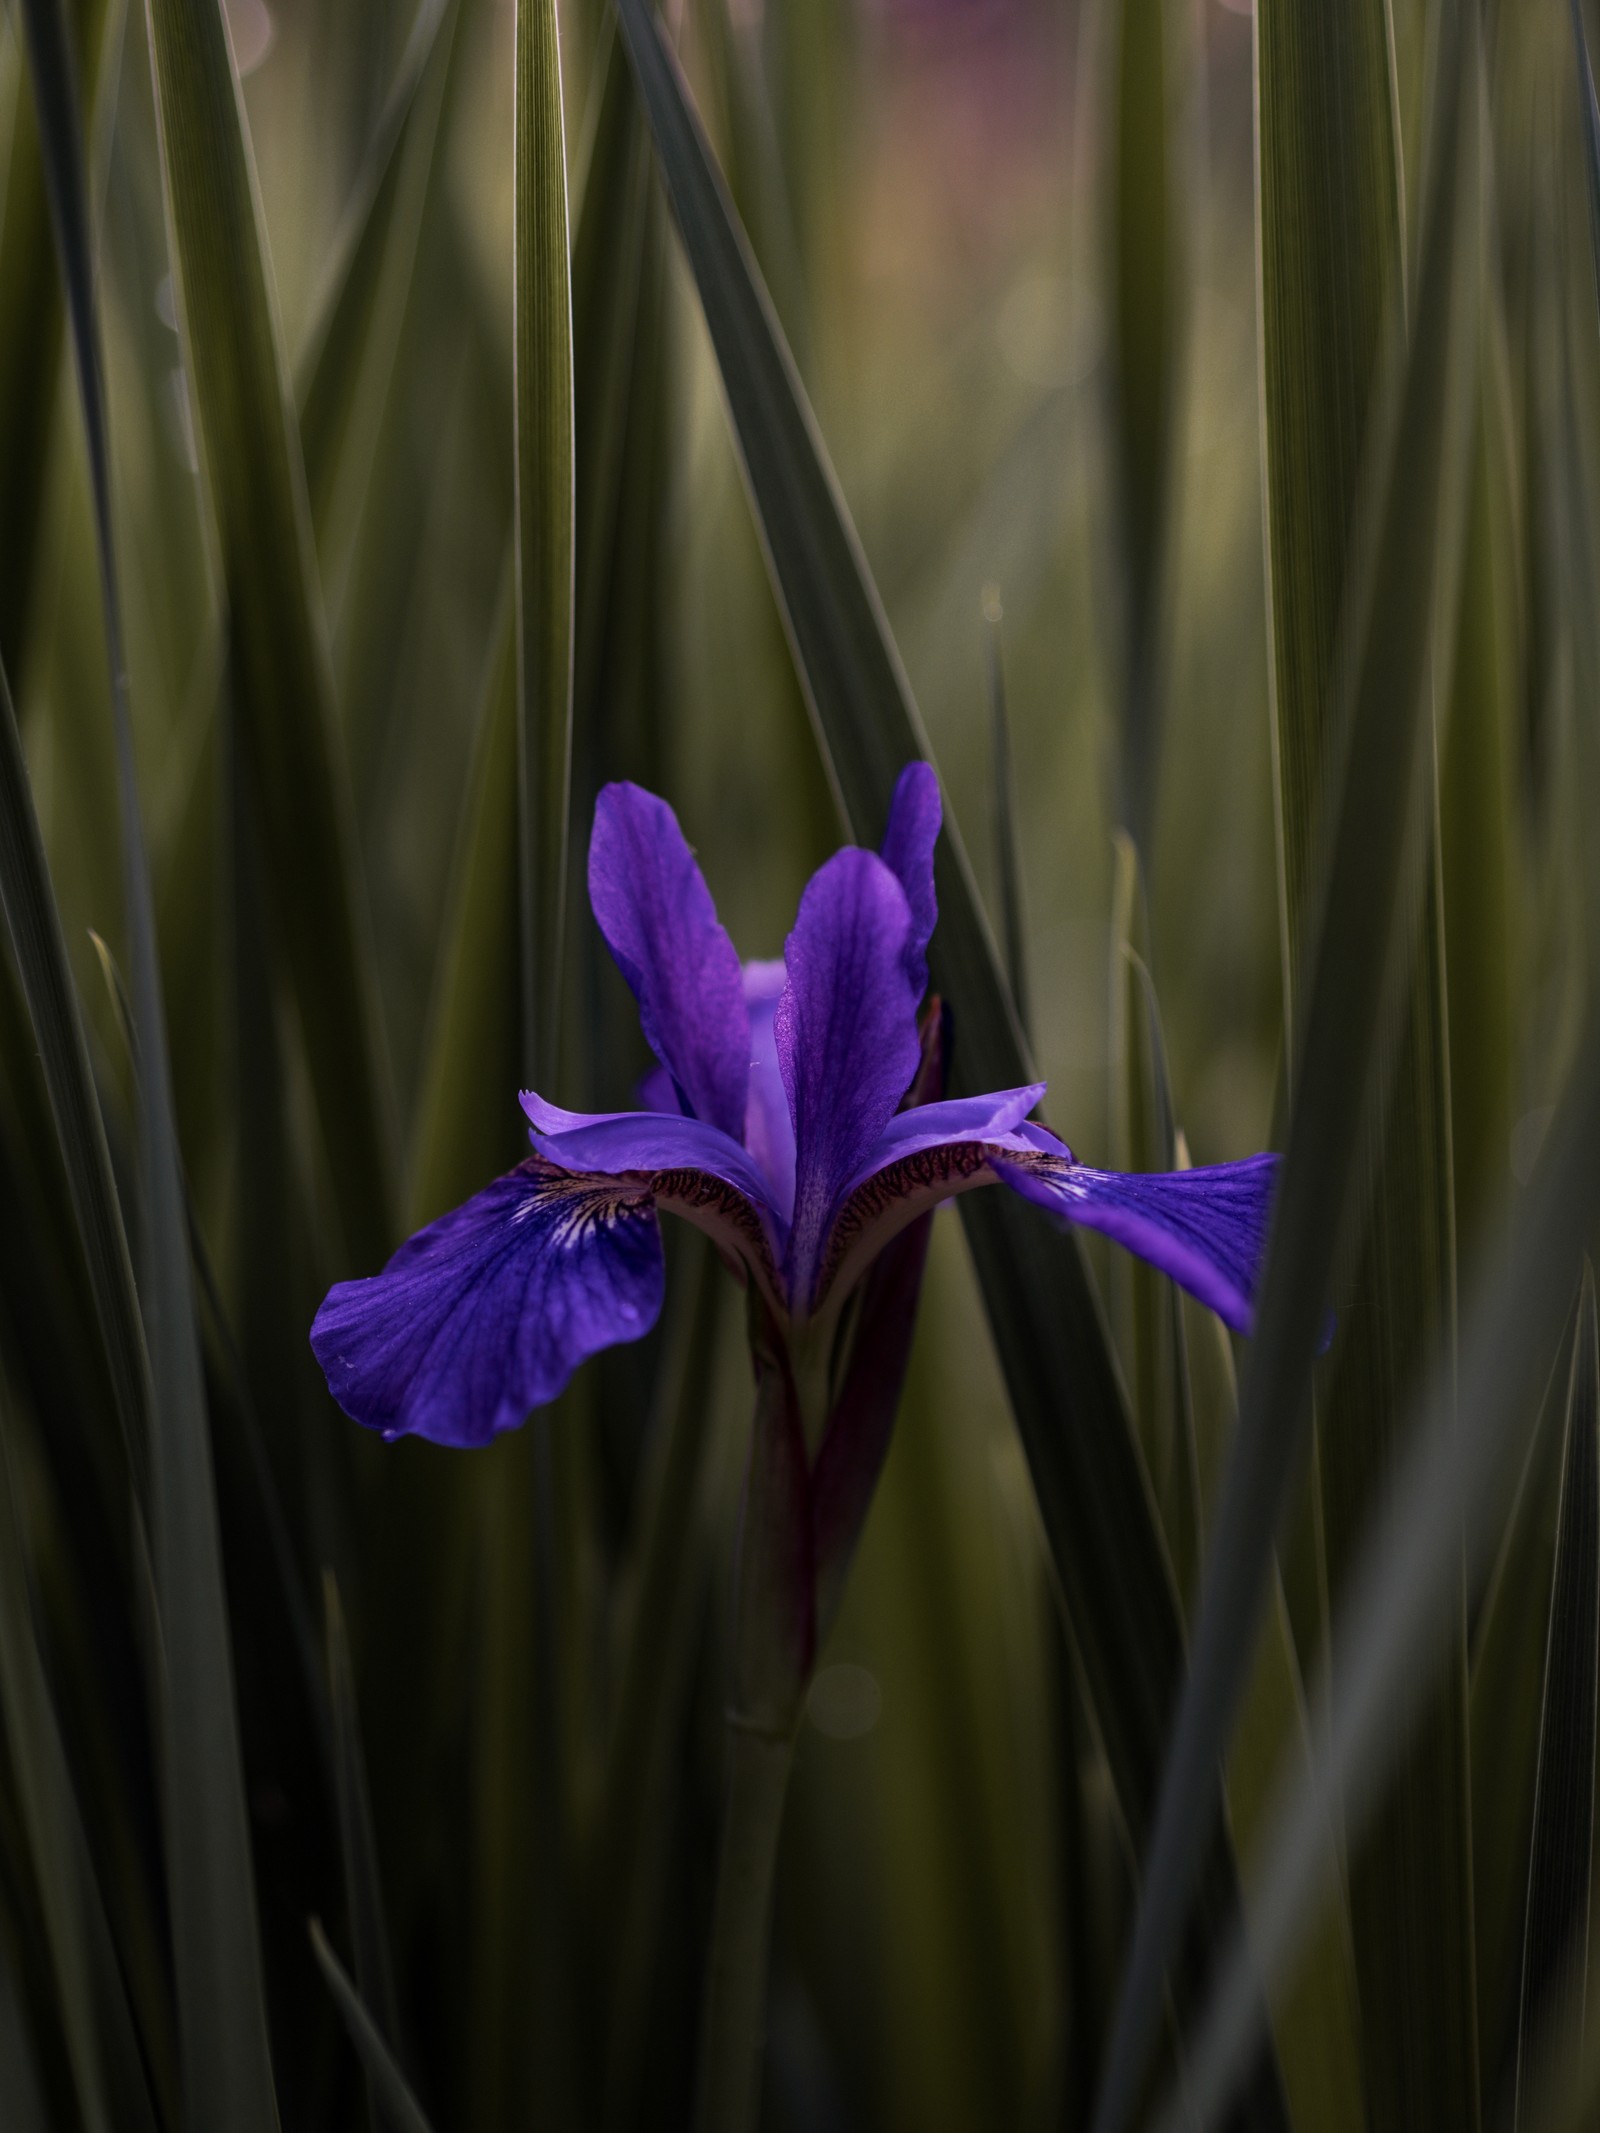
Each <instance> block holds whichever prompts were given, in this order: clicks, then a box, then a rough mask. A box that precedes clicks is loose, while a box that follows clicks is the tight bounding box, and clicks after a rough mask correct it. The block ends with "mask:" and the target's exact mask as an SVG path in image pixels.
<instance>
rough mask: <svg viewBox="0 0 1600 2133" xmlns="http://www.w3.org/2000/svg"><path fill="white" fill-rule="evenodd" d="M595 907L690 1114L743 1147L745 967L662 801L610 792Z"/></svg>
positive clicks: (592, 876) (603, 799) (597, 839)
mask: <svg viewBox="0 0 1600 2133" xmlns="http://www.w3.org/2000/svg"><path fill="white" fill-rule="evenodd" d="M589 901H590V903H591V904H592V905H593V907H594V915H595V918H596V920H597V921H598V922H599V926H600V931H601V932H602V933H603V934H604V935H605V937H606V945H607V947H608V948H609V949H610V950H611V953H612V955H613V956H614V957H615V959H616V963H617V967H618V969H619V970H620V971H621V972H622V975H623V976H624V977H625V978H626V979H627V981H628V983H629V985H630V986H631V987H632V988H633V995H634V998H635V999H636V1000H637V1001H638V1003H639V1021H640V1024H641V1025H642V1027H643V1029H644V1034H645V1038H646V1041H647V1042H648V1043H649V1045H650V1048H651V1050H652V1051H653V1052H654V1053H655V1055H656V1057H657V1058H658V1059H659V1060H660V1061H661V1064H662V1065H663V1066H664V1067H665V1068H666V1070H667V1072H668V1073H669V1074H670V1075H671V1076H672V1079H673V1082H674V1084H675V1085H676V1087H677V1090H678V1094H679V1097H680V1099H681V1101H682V1104H683V1108H684V1110H685V1111H687V1112H689V1113H690V1114H691V1116H693V1117H695V1118H699V1119H703V1120H704V1121H705V1122H706V1124H707V1125H710V1126H716V1127H718V1128H719V1129H720V1130H721V1131H722V1132H723V1133H726V1134H728V1135H729V1136H730V1137H731V1138H732V1139H734V1140H738V1139H740V1138H741V1136H742V1135H743V1133H744V1103H745V1084H746V1080H747V1078H748V1075H749V1071H750V1018H749V1015H748V1013H747V1012H746V1009H745V1004H744V980H743V977H742V975H741V973H740V969H739V957H738V954H737V952H736V950H735V948H734V945H733V943H732V941H730V940H729V938H728V936H727V934H726V933H725V932H724V930H723V927H722V924H721V921H720V920H719V919H718V917H717V908H716V905H715V904H714V903H713V902H712V901H711V891H710V890H709V889H708V888H707V887H706V884H705V878H704V876H703V875H702V874H701V872H700V869H699V867H698V866H697V865H696V863H695V856H694V854H693V852H691V851H690V849H689V847H688V844H687V843H686V842H685V840H684V835H683V832H682V830H681V829H679V827H678V818H677V816H676V815H675V814H674V813H673V812H672V809H671V808H670V807H668V805H667V803H666V801H665V800H658V799H657V798H656V796H655V794H654V793H649V792H645V791H643V790H642V789H641V788H640V787H639V786H637V785H608V786H606V787H605V789H604V791H603V792H602V793H601V795H600V797H599V800H598V801H597V802H596V803H595V811H594V835H593V837H592V838H591V839H590V843H589Z"/></svg>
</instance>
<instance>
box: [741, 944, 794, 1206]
mask: <svg viewBox="0 0 1600 2133" xmlns="http://www.w3.org/2000/svg"><path fill="white" fill-rule="evenodd" d="M785 982H786V973H785V971H784V967H783V965H782V963H776V962H774V963H746V964H745V966H744V997H745V1005H746V1007H747V1008H748V1009H749V1013H750V1093H749V1096H748V1097H747V1099H746V1101H745V1113H744V1144H745V1146H746V1147H747V1148H748V1149H749V1151H750V1153H751V1154H752V1155H753V1156H754V1157H755V1159H756V1161H757V1162H758V1163H759V1164H760V1165H761V1168H762V1170H763V1172H764V1173H765V1175H766V1177H767V1180H768V1182H769V1184H770V1185H771V1187H772V1193H773V1198H774V1199H775V1200H776V1202H777V1204H778V1207H779V1208H780V1210H781V1211H782V1214H783V1219H784V1221H785V1222H787V1221H788V1220H789V1218H790V1217H791V1216H792V1215H793V1213H794V1120H793V1119H792V1118H791V1117H790V1115H789V1093H788V1091H787V1090H786V1089H785V1088H784V1085H783V1070H782V1068H781V1067H780V1066H779V1064H778V1033H777V1027H776V1024H777V1016H778V1002H779V1000H780V999H781V998H782V997H783V988H784V984H785Z"/></svg>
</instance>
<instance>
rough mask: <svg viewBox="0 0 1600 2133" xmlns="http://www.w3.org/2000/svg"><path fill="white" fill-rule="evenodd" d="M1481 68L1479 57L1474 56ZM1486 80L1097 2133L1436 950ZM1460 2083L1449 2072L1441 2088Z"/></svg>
mask: <svg viewBox="0 0 1600 2133" xmlns="http://www.w3.org/2000/svg"><path fill="white" fill-rule="evenodd" d="M1261 27H1262V28H1263V29H1264V27H1265V25H1264V24H1262V25H1261ZM1470 52H1471V48H1470V46H1469V50H1468V54H1467V56H1468V57H1470ZM1467 73H1468V70H1467V66H1466V62H1465V58H1464V57H1463V55H1462V54H1461V52H1460V51H1459V48H1455V47H1454V46H1453V41H1447V43H1446V45H1445V47H1444V48H1443V50H1442V51H1441V55H1440V66H1439V73H1438V81H1439V84H1440V89H1439V94H1438V97H1437V101H1436V142H1435V163H1434V166H1433V169H1432V172H1431V175H1430V182H1429V193H1428V200H1427V207H1426V219H1425V225H1424V237H1423V252H1422V260H1421V270H1420V282H1419V291H1418V300H1417V307H1416V328H1415V332H1414V335H1413V338H1412V342H1411V346H1410V349H1409V351H1408V352H1407V353H1406V355H1405V358H1404V361H1403V363H1402V364H1401V365H1400V369H1399V376H1398V380H1397V385H1396V389H1395V391H1394V392H1393V393H1392V394H1390V395H1388V396H1387V403H1386V405H1385V406H1384V410H1383V418H1382V419H1383V421H1384V428H1383V429H1382V430H1381V431H1380V432H1379V435H1378V441H1379V443H1380V445H1381V447H1382V449H1381V450H1380V451H1377V452H1375V453H1374V455H1373V466H1374V469H1375V477H1374V486H1373V488H1372V490H1371V491H1370V492H1369V502H1368V505H1367V509H1368V511H1369V512H1370V514H1371V515H1370V517H1369V519H1368V520H1367V525H1368V528H1369V531H1368V532H1367V534H1366V535H1365V536H1364V537H1363V539H1362V546H1361V549H1360V551H1359V552H1360V554H1361V555H1362V558H1363V563H1362V574H1361V577H1360V580H1359V582H1358V583H1357V585H1356V587H1355V588H1354V595H1355V596H1354V598H1353V600H1352V605H1351V611H1350V614H1349V617H1348V618H1347V621H1346V624H1345V625H1344V628H1345V631H1346V632H1347V634H1346V636H1345V640H1344V651H1343V654H1342V657H1341V670H1342V677H1343V680H1342V687H1343V692H1344V698H1343V701H1344V706H1345V719H1346V724H1345V739H1344V743H1343V749H1342V754H1343V775H1342V778H1341V779H1340V781H1339V785H1338V789H1337V791H1336V792H1335V793H1330V795H1329V806H1328V815H1329V826H1328V831H1327V832H1326V833H1325V840H1324V849H1325V851H1326V853H1327V859H1326V865H1325V872H1324V875H1323V887H1322V895H1321V913H1322V918H1321V925H1320V928H1319V934H1318V939H1317V948H1316V953H1315V957H1314V959H1313V961H1312V962H1311V964H1310V965H1309V972H1310V989H1309V994H1308V998H1307V1003H1306V1007H1305V1010H1304V1013H1303V1016H1302V1021H1301V1035H1302V1041H1301V1043H1300V1045H1299V1046H1298V1048H1297V1054H1296V1057H1297V1061H1298V1065H1297V1070H1296V1089H1295V1097H1294V1105H1293V1109H1292V1112H1291V1117H1290V1127H1289V1139H1288V1149H1287V1153H1286V1156H1285V1160H1284V1167H1283V1172H1282V1176H1281V1180H1280V1183H1279V1187H1278V1199H1277V1206H1276V1209H1275V1212H1274V1219H1273V1234H1272V1242H1271V1246H1270V1249H1269V1253H1268V1258H1267V1264H1266V1269H1265V1272H1264V1275H1263V1280H1262V1286H1261V1291H1260V1296H1259V1301H1258V1308H1257V1326H1256V1336H1255V1339H1254V1340H1253V1342H1252V1343H1251V1346H1250V1350H1249V1354H1248V1359H1247V1362H1246V1367H1245V1376H1244V1382H1243V1387H1242V1392H1241V1402H1240V1420H1239V1430H1238V1435H1237V1438H1236V1442H1235V1447H1234V1452H1233V1456H1232V1459H1231V1461H1230V1465H1229V1470H1228V1474H1227V1477H1226V1480H1225V1483H1224V1487H1223V1493H1222V1499H1221V1503H1220V1506H1219V1509H1218V1513H1217V1518H1216V1524H1215V1528H1214V1535H1213V1541H1212V1545H1211V1548H1210V1550H1209V1552H1208V1574H1207V1580H1206V1587H1205V1591H1204V1593H1203V1595H1202V1600H1201V1609H1200V1619H1199V1626H1198V1628H1197V1630H1196V1634H1195V1646H1194V1660H1193V1665H1192V1668H1191V1672H1190V1676H1189V1682H1188V1685H1187V1688H1186V1691H1185V1695H1184V1699H1183V1703H1182V1706H1181V1708H1180V1711H1179V1714H1178V1718H1177V1721H1176V1725H1175V1728H1174V1733H1173V1741H1172V1748H1171V1752H1170V1754H1169V1756H1168V1759H1167V1764H1166V1768H1165V1772H1164V1774H1163V1779H1162V1799H1161V1807H1160V1811H1159V1816H1158V1825H1157V1831H1156V1835H1155V1837H1154V1838H1153V1839H1152V1843H1151V1847H1150V1858H1149V1865H1148V1870H1147V1878H1146V1884H1145V1900H1144V1903H1143V1905H1142V1907H1141V1911H1140V1916H1139V1920H1138V1924H1137V1926H1136V1928H1135V1935H1134V1944H1133V1951H1132V1954H1131V1956H1130V1958H1129V1964H1128V1970H1127V1974H1126V1977H1125V1980H1124V1986H1123V1997H1122V2004H1121V2008H1120V2011H1119V2014H1118V2019H1117V2025H1116V2029H1115V2032H1114V2035H1113V2042H1112V2047H1111V2051H1110V2053H1109V2055H1108V2062H1107V2074H1106V2082H1105V2086H1104V2088H1103V2090H1102V2092H1101V2097H1100V2101H1099V2105H1098V2107H1097V2111H1096V2117H1095V2127H1096V2133H1117V2129H1120V2128H1121V2127H1122V2126H1123V2125H1124V2124H1125V2123H1126V2122H1127V2115H1128V2113H1129V2111H1130V2110H1131V2108H1132V2106H1133V2102H1134V2099H1135V2095H1136V2092H1137V2086H1138V2082H1139V2078H1140V2075H1141V2072H1142V2067H1143V2062H1144V2056H1145V2052H1146V2048H1147V2046H1148V2043H1149V2040H1150V2039H1151V2037H1152V2035H1153V2033H1154V2030H1155V2027H1156V2023H1157V2020H1158V2018H1159V2013H1160V2006H1161V1994H1162V1986H1163V1979H1164V1976H1165V1974H1166V1971H1167V1967H1168V1962H1169V1960H1170V1955H1171V1951H1172V1948H1173V1947H1174V1945H1175V1943H1176V1940H1177V1936H1178V1933H1179V1931H1180V1929H1181V1926H1182V1922H1183V1918H1184V1915H1185V1911H1186V1907H1187V1904H1188V1901H1189V1892H1190V1889H1191V1887H1192V1885H1193V1880H1194V1872H1195V1864H1196V1860H1197V1857H1198V1854H1199V1846H1200V1842H1201V1833H1202V1831H1203V1828H1204V1826H1205V1820H1204V1818H1205V1816H1206V1814H1207V1812H1208V1810H1209V1804H1210V1793H1211V1788H1212V1786H1213V1785H1214V1782H1215V1779H1214V1776H1213V1773H1214V1772H1215V1770H1216V1768H1217V1764H1218V1760H1219V1758H1220V1756H1221V1754H1222V1751H1223V1749H1224V1747H1225V1744H1226V1741H1227V1737H1228V1732H1229V1728H1230V1725H1231V1722H1232V1717H1233V1713H1234V1710H1235V1708H1236V1705H1237V1701H1238V1697H1239V1694H1240V1692H1241V1690H1242V1687H1243V1675H1244V1669H1245V1667H1246V1666H1247V1664H1248V1660H1249V1654H1250V1651H1251V1648H1252V1643H1253V1637H1252V1630H1253V1626H1254V1624H1255V1622H1256V1620H1257V1617H1258V1613H1259V1609H1260V1607H1261V1604H1262V1602H1263V1599H1264V1597H1265V1594H1266V1591H1267V1587H1268V1580H1269V1576H1270V1571H1271V1564H1272V1554H1273V1546H1274V1542H1275V1539H1276V1536H1277V1533H1278V1529H1279V1526H1280V1524H1281V1521H1282V1518H1283V1515H1284V1511H1285V1508H1286V1501H1287V1497H1288V1492H1289V1488H1290V1484H1291V1482H1292V1480H1293V1477H1294V1475H1295V1472H1296V1469H1297V1466H1298V1464H1299V1457H1300V1454H1301V1453H1302V1452H1303V1450H1304V1446H1305V1441H1306V1434H1307V1425H1308V1422H1309V1412H1308V1401H1309V1394H1310V1389H1311V1373H1312V1366H1313V1361H1314V1357H1315V1353H1316V1349H1317V1345H1318V1341H1319V1337H1320V1335H1321V1334H1322V1332H1323V1329H1324V1326H1325V1320H1326V1312H1327V1308H1328V1300H1329V1292H1330V1286H1331V1280H1332V1276H1333V1271H1334V1259H1335V1252H1336V1248H1337V1246H1338V1244H1339V1242H1340V1240H1341V1239H1342V1237H1343V1236H1344V1235H1345V1234H1346V1232H1347V1225H1348V1223H1349V1222H1350V1220H1351V1219H1352V1217H1353V1215H1354V1214H1355V1212H1356V1211H1357V1206H1358V1202H1357V1200H1356V1195H1355V1191H1354V1185H1355V1180H1356V1164H1355V1157H1356V1154H1357V1151H1358V1150H1359V1149H1360V1147H1361V1145H1362V1134H1363V1130H1364V1128H1365V1126H1366V1124H1367V1122H1368V1121H1369V1120H1371V1119H1372V1118H1373V1117H1374V1116H1375V1115H1376V1116H1381V1105H1382V1101H1383V1098H1384V1095H1385V1090H1386V1079H1387V1076H1386V1072H1385V1069H1386V1067H1387V1066H1388V1065H1389V1064H1390V1061H1389V1059H1388V1058H1387V1057H1386V1053H1387V1050H1388V1048H1387V1047H1386V1045H1385V1043H1384V1037H1385V1034H1386V1025H1387V1023H1388V1017H1389V1016H1390V1015H1391V1014H1392V1012H1393V1001H1394V999H1395V996H1396V992H1397V989H1398V986H1399V984H1400V983H1401V982H1402V981H1403V980H1404V978H1405V976H1406V970H1407V962H1408V959H1409V951H1410V949H1411V946H1412V943H1413V941H1414V940H1415V938H1416V934H1415V926H1416V922H1417V915H1418V913H1419V910H1420V908H1421V904H1422V897H1423V881H1424V868H1423V863H1422V862H1423V853H1424V851H1425V849H1426V841H1425V833H1426V826H1427V823H1428V822H1429V820H1430V819H1431V816H1432V808H1431V806H1427V805H1426V804H1425V803H1426V800H1427V788H1426V782H1425V771H1426V768H1427V766H1429V765H1430V764H1431V761H1432V749H1431V731H1430V725H1429V716H1428V711H1429V699H1428V693H1427V689H1426V679H1427V673H1428V661H1429V653H1430V645H1431V633H1432V629H1433V618H1434V614H1435V609H1436V603H1437V601H1438V600H1439V599H1441V598H1445V599H1449V600H1451V601H1453V584H1452V582H1451V580H1452V575H1453V573H1452V569H1451V565H1452V562H1453V558H1452V557H1451V556H1450V553H1449V550H1450V545H1451V544H1450V542H1449V539H1448V529H1449V527H1450V525H1451V524H1452V522H1453V521H1452V517H1451V510H1450V503H1451V498H1452V496H1453V495H1454V493H1455V490H1456V487H1457V481H1458V470H1459V463H1460V460H1461V457H1462V450H1463V447H1464V443H1465V436H1464V431H1463V416H1464V409H1465V405H1466V402H1465V397H1464V390H1463V382H1462V380H1461V378H1460V375H1459V370H1460V366H1459V365H1458V364H1457V363H1456V361H1455V355H1456V351H1457V350H1458V349H1459V348H1460V346H1461V345H1462V341H1463V338H1464V337H1465V338H1466V341H1467V345H1468V346H1469V347H1470V345H1471V336H1472V335H1473V334H1475V331H1476V320H1475V309H1474V305H1473V300H1472V299H1473V284H1472V280H1471V267H1472V265H1473V264H1475V261H1476V253H1475V250H1474V248H1473V247H1474V243H1475V240H1476V231H1475V228H1474V227H1473V217H1472V214H1471V212H1470V211H1471V210H1472V208H1473V207H1474V206H1475V190H1474V189H1475V185H1476V178H1475V171H1476V155H1475V148H1476V140H1475V133H1474V122H1475V120H1476V116H1477V101H1476V99H1477V93H1478V92H1477V85H1476V78H1475V76H1472V75H1469V76H1468V79H1467V81H1466V83H1465V84H1464V82H1463V78H1462V77H1463V75H1467ZM1269 392H1270V387H1269ZM1269 434H1270V429H1269ZM1463 1840H1464V1832H1463ZM1466 1945H1467V1946H1468V1947H1469V1948H1470V1938H1469V1939H1468V1941H1467V1944H1466ZM1470 2004H1471V2003H1470V1991H1469V1996H1468V2000H1467V2006H1468V2008H1470ZM1446 2078H1449V2067H1448V2065H1446V2066H1445V2068H1444V2071H1443V2073H1442V2075H1441V2079H1446ZM1465 2107H1466V2108H1467V2109H1468V2110H1469V2119H1467V2120H1462V2121H1459V2122H1460V2123H1468V2122H1472V2121H1471V2117H1470V2114H1471V2113H1474V2112H1475V2111H1476V2085H1475V2080H1474V2084H1473V2088H1472V2092H1471V2097H1470V2099H1468V2100H1467V2102H1466V2104H1465Z"/></svg>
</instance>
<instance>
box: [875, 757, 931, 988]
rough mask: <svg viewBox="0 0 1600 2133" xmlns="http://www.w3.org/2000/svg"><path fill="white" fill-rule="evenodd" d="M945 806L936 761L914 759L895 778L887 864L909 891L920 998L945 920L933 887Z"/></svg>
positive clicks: (913, 962)
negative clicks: (937, 932)
mask: <svg viewBox="0 0 1600 2133" xmlns="http://www.w3.org/2000/svg"><path fill="white" fill-rule="evenodd" d="M942 815H943V807H942V804H941V802H940V799H939V780H938V778H937V776H936V775H935V773H934V769H933V765H932V764H931V763H908V764H907V765H906V767H905V769H904V770H902V771H901V773H900V775H899V777H898V778H897V779H896V780H895V787H894V798H893V799H892V800H891V801H890V803H889V827H888V829H887V831H886V832H885V833H884V839H883V863H884V865H885V866H886V867H887V868H888V869H889V871H890V873H891V874H893V875H894V877H895V879H896V881H898V882H899V884H900V886H901V888H902V889H904V890H905V892H906V902H907V903H908V904H909V905H910V906H911V940H910V943H909V953H910V956H911V959H912V960H911V975H912V983H913V984H914V985H915V987H916V991H917V998H918V999H919V1000H920V999H921V997H922V995H923V993H924V992H925V991H926V990H927V986H928V943H929V941H931V940H932V939H933V929H934V927H935V925H936V924H937V923H938V919H939V899H938V897H937V896H936V895H935V893H934V887H933V848H934V846H935V845H936V844H937V843H938V841H939V824H940V820H941V818H942Z"/></svg>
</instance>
